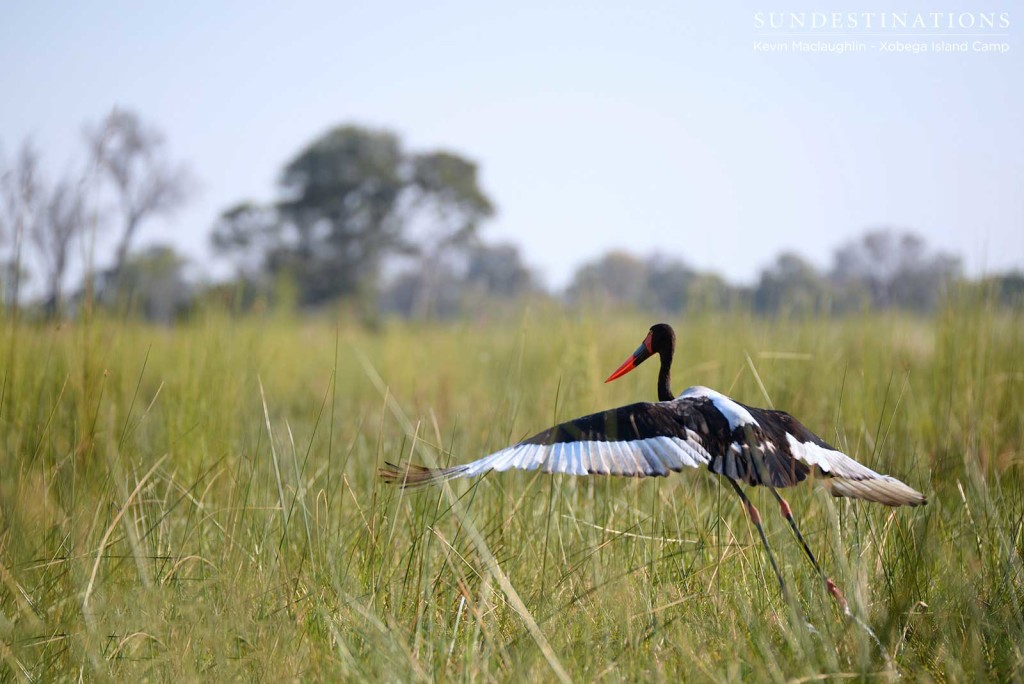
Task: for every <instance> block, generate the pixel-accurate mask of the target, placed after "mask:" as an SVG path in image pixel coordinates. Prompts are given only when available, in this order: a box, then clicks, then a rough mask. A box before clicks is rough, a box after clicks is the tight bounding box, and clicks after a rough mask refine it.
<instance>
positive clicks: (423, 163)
mask: <svg viewBox="0 0 1024 684" xmlns="http://www.w3.org/2000/svg"><path fill="white" fill-rule="evenodd" d="M280 188H281V194H282V199H281V201H279V202H278V203H277V204H276V206H274V207H273V208H270V207H261V206H258V205H255V204H253V203H251V202H249V203H242V204H239V205H236V206H235V207H232V208H230V209H228V210H227V211H225V212H224V213H223V214H222V215H221V217H220V219H219V220H218V222H217V224H216V225H215V226H214V230H213V234H212V236H211V239H212V242H213V245H214V248H215V249H216V250H217V251H218V252H220V253H222V254H225V255H231V256H233V257H234V258H235V259H236V260H237V261H239V262H240V263H241V264H244V266H240V268H243V269H244V270H245V271H246V272H248V273H254V272H256V271H261V272H263V273H264V274H265V275H267V276H270V279H272V280H278V281H280V278H281V276H282V275H286V276H287V277H288V278H289V279H290V280H291V281H292V282H293V283H294V284H295V286H296V287H297V288H298V293H299V303H300V304H304V305H316V304H321V303H324V302H327V301H330V300H332V299H335V298H338V297H348V296H354V295H355V296H358V295H362V296H363V298H364V299H370V298H371V297H372V296H373V295H375V294H376V292H377V289H378V279H379V276H380V271H381V268H382V264H383V262H384V260H385V258H387V257H394V256H404V257H406V258H412V259H414V260H416V261H418V263H419V265H418V268H417V269H416V270H417V272H418V274H419V275H418V276H417V278H418V281H417V282H418V285H417V286H416V288H415V289H414V295H415V303H414V305H413V308H414V309H417V310H419V311H420V312H421V313H425V312H426V311H427V310H429V308H430V306H431V303H432V301H433V300H434V299H435V298H436V297H437V296H438V295H437V291H438V288H439V287H440V279H441V275H442V273H443V270H444V269H445V268H447V269H449V270H456V271H457V270H458V269H456V268H455V265H453V264H445V263H444V261H445V259H446V257H447V256H448V255H449V254H450V253H451V252H452V251H453V250H464V249H465V248H466V247H467V246H468V245H469V244H470V242H471V240H472V238H473V236H474V235H475V234H476V232H477V229H478V227H479V225H480V222H481V221H483V220H484V219H486V218H487V217H489V216H491V215H493V213H494V208H493V205H492V204H491V201H490V200H489V199H488V198H487V196H486V195H485V194H484V193H483V191H482V190H481V189H480V187H479V183H478V178H477V167H476V165H475V164H473V163H472V162H469V161H467V160H465V159H463V158H461V157H459V156H457V155H455V154H452V153H449V152H431V153H427V154H419V155H409V154H407V153H406V152H405V151H404V150H403V149H402V145H401V143H400V141H399V139H398V137H397V136H395V135H394V134H393V133H390V132H388V131H375V130H369V129H365V128H360V127H357V126H339V127H337V128H334V129H331V130H330V131H328V132H327V133H325V134H324V135H322V136H320V137H319V138H317V139H315V140H314V141H313V142H312V143H310V144H309V145H308V146H307V147H306V148H305V149H303V150H302V152H300V153H299V154H298V155H297V156H296V157H295V158H294V159H293V160H292V161H291V162H289V163H288V165H287V166H286V167H285V169H284V171H283V173H282V175H281V180H280Z"/></svg>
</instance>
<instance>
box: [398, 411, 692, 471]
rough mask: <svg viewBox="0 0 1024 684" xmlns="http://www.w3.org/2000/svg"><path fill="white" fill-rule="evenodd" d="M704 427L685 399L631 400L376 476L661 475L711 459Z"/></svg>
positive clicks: (399, 467)
mask: <svg viewBox="0 0 1024 684" xmlns="http://www.w3.org/2000/svg"><path fill="white" fill-rule="evenodd" d="M709 430H710V427H709V426H708V425H707V422H706V421H705V420H704V418H703V416H701V415H700V413H699V412H696V411H694V410H693V406H692V405H691V403H689V402H681V401H679V400H677V401H670V402H659V403H639V404H631V405H629V406H622V407H620V408H616V409H612V410H610V411H602V412H601V413H594V414H591V415H589V416H583V417H582V418H577V419H576V420H570V421H568V422H565V423H561V424H559V425H555V426H554V427H550V428H548V429H547V430H544V431H543V432H539V433H537V434H536V435H534V436H532V437H529V438H528V439H524V440H523V441H521V442H519V443H518V444H514V445H512V446H510V447H506V448H505V449H502V450H501V451H497V452H495V453H493V454H490V455H489V456H484V457H483V458H481V459H479V460H476V461H472V462H470V463H466V464H464V465H458V466H453V467H451V468H424V467H422V466H415V465H406V466H395V465H392V464H390V463H388V464H387V466H386V467H385V468H381V469H380V475H381V477H382V478H384V479H385V480H386V481H389V482H397V483H399V484H401V485H403V486H416V485H422V484H428V483H431V482H437V481H440V480H448V479H451V478H456V477H473V476H476V475H482V474H484V473H486V472H488V471H491V470H497V471H503V470H510V469H513V468H514V469H517V470H538V469H539V470H541V471H543V472H547V473H565V474H568V475H617V476H621V477H645V476H648V475H652V476H665V475H668V474H669V473H670V472H673V471H679V470H682V469H683V468H684V467H690V468H696V467H698V466H699V465H701V464H706V463H708V462H709V461H710V460H711V455H710V453H709V452H708V450H707V448H706V447H705V441H704V439H702V436H701V435H702V434H703V435H705V436H706V435H707V434H708V431H709Z"/></svg>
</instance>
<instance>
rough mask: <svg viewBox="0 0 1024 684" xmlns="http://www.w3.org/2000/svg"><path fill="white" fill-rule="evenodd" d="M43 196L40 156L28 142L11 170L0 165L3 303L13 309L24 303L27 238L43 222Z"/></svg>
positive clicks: (0, 241)
mask: <svg viewBox="0 0 1024 684" xmlns="http://www.w3.org/2000/svg"><path fill="white" fill-rule="evenodd" d="M2 161H3V160H2V159H0V162H2ZM44 195H45V193H44V191H43V188H42V179H41V178H40V174H39V154H38V153H37V152H36V149H35V147H34V146H33V145H32V143H31V142H28V141H26V142H25V143H23V144H22V146H21V149H20V151H19V153H18V157H17V159H16V160H15V161H14V163H13V166H12V167H11V168H6V164H0V248H2V252H0V262H2V263H3V264H4V274H5V275H4V278H3V281H2V283H0V284H2V285H3V287H4V290H3V293H2V294H3V300H4V302H5V303H6V304H8V305H9V306H11V307H12V309H17V307H18V305H19V304H20V302H21V284H22V282H24V280H25V278H26V276H27V274H26V272H25V268H24V265H23V259H22V257H23V246H24V243H25V237H26V236H30V235H32V234H33V233H35V231H36V230H37V225H38V224H39V222H40V221H41V220H42V219H43V215H44V213H45V205H46V201H45V197H44Z"/></svg>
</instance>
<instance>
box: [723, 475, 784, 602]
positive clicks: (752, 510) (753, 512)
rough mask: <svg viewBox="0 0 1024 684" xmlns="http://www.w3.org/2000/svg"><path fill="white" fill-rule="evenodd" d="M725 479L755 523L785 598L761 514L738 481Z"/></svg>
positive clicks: (782, 583) (780, 576)
mask: <svg viewBox="0 0 1024 684" xmlns="http://www.w3.org/2000/svg"><path fill="white" fill-rule="evenodd" d="M725 479H726V480H728V481H729V484H731V485H732V488H733V489H734V490H736V494H737V495H738V496H739V497H740V500H741V501H742V502H743V506H744V508H746V509H747V513H748V514H749V515H750V520H751V521H752V522H753V523H754V526H755V527H757V533H758V534H759V535H761V542H762V543H763V544H764V550H765V551H766V552H767V553H768V560H769V561H770V562H771V564H772V570H774V571H775V577H776V578H777V579H778V580H779V591H781V592H782V595H783V596H786V595H787V594H786V583H785V581H784V580H783V579H782V573H781V572H779V565H778V563H776V562H775V555H774V554H773V553H772V547H771V546H769V545H768V537H767V536H765V533H764V527H763V526H762V525H761V513H760V512H759V511H758V510H757V507H756V506H755V505H754V503H753V502H752V501H751V500H750V499H748V498H747V495H746V494H745V493H744V492H743V489H741V488H740V485H739V483H737V482H736V480H734V479H732V478H731V477H726V478H725Z"/></svg>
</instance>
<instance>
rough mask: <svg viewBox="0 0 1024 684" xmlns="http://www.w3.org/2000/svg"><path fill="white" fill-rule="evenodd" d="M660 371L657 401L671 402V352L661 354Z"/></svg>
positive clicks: (674, 396) (672, 395)
mask: <svg viewBox="0 0 1024 684" xmlns="http://www.w3.org/2000/svg"><path fill="white" fill-rule="evenodd" d="M660 356H661V370H659V371H658V401H672V400H673V399H675V398H676V395H675V394H673V393H672V387H671V385H672V352H671V351H668V352H661V354H660Z"/></svg>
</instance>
